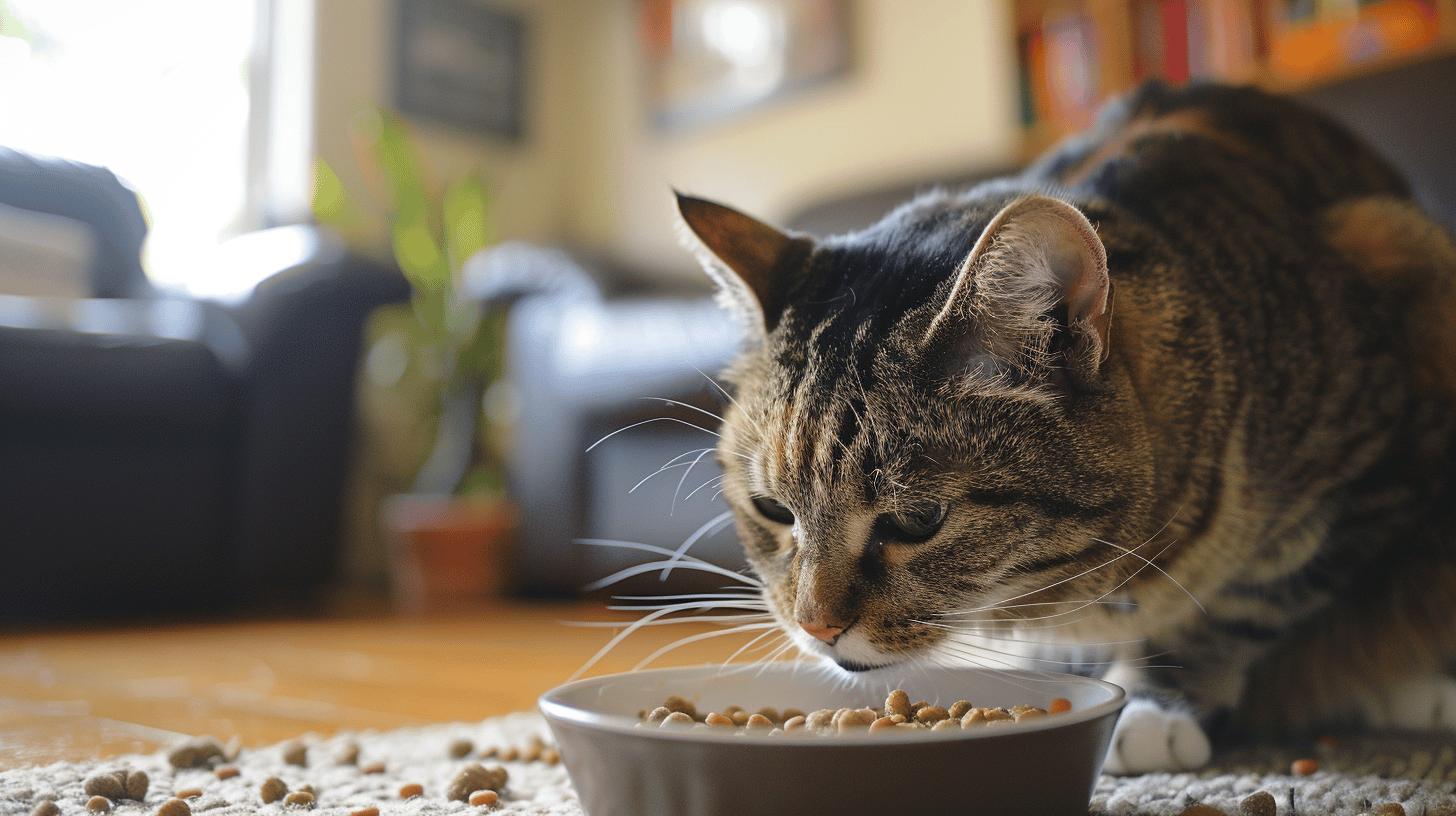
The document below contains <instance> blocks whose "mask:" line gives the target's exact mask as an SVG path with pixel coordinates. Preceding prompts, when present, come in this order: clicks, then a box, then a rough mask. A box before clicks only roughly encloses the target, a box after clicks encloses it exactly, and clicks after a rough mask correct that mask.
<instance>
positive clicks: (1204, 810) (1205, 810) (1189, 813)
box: [1178, 804, 1227, 816]
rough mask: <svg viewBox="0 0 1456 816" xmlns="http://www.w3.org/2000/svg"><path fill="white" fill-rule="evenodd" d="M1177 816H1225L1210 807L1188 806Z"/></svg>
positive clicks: (1201, 805) (1225, 815) (1200, 805)
mask: <svg viewBox="0 0 1456 816" xmlns="http://www.w3.org/2000/svg"><path fill="white" fill-rule="evenodd" d="M1178 816H1227V814H1225V813H1224V812H1223V811H1221V810H1219V809H1218V808H1216V807H1212V806H1210V805H1203V804H1198V805H1189V806H1188V807H1186V808H1184V809H1183V812H1182V813H1179V814H1178Z"/></svg>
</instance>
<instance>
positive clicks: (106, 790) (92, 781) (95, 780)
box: [82, 773, 126, 801]
mask: <svg viewBox="0 0 1456 816" xmlns="http://www.w3.org/2000/svg"><path fill="white" fill-rule="evenodd" d="M82 790H84V791H85V792H86V795H87V796H105V797H106V798H107V799H110V800H112V801H116V800H117V799H120V798H122V797H123V796H126V782H125V780H124V779H123V778H122V777H121V776H119V775H118V774H116V773H104V774H97V775H95V776H93V777H90V778H89V779H87V780H86V783H85V784H84V785H82Z"/></svg>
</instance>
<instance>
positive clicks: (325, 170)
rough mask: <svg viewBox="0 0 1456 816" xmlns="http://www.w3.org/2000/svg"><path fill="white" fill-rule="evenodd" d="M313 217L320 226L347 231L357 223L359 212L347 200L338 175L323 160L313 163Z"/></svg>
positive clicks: (345, 191) (347, 194) (352, 203)
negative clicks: (324, 225)
mask: <svg viewBox="0 0 1456 816" xmlns="http://www.w3.org/2000/svg"><path fill="white" fill-rule="evenodd" d="M312 205H313V217H314V218H315V219H317V220H318V222H319V223H320V224H326V225H328V226H331V227H336V228H339V229H349V228H352V227H354V226H356V225H357V224H358V223H359V220H360V217H359V211H358V210H357V209H356V208H355V207H354V202H352V201H351V200H349V193H348V191H347V190H345V189H344V182H343V181H342V180H340V179H339V174H338V173H335V172H334V168H333V167H331V166H329V163H328V162H326V161H324V160H323V159H317V160H315V161H314V163H313V201H312Z"/></svg>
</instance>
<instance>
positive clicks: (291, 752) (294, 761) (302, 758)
mask: <svg viewBox="0 0 1456 816" xmlns="http://www.w3.org/2000/svg"><path fill="white" fill-rule="evenodd" d="M283 761H284V762H287V763H288V764H289V765H297V766H298V767H300V768H303V767H306V766H307V765H308V746H306V745H304V744H303V743H301V742H290V743H288V744H287V745H285V746H283Z"/></svg>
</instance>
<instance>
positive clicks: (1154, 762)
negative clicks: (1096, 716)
mask: <svg viewBox="0 0 1456 816" xmlns="http://www.w3.org/2000/svg"><path fill="white" fill-rule="evenodd" d="M1212 754H1213V746H1211V745H1210V744H1209V742H1208V736H1207V735H1206V734H1204V733H1203V727H1202V726H1200V725H1199V724H1198V721H1197V720H1195V719H1193V717H1192V716H1191V715H1188V714H1185V713H1183V712H1181V711H1169V710H1167V709H1164V708H1162V707H1160V706H1159V705H1158V704H1157V703H1154V702H1152V701H1151V700H1133V701H1132V702H1130V703H1128V704H1127V708H1124V709H1123V710H1122V717H1121V718H1120V719H1119V720H1118V721H1117V730H1116V731H1114V732H1113V734H1112V747H1111V748H1110V749H1109V750H1108V752H1107V762H1106V764H1104V765H1103V766H1102V770H1103V771H1104V772H1106V773H1112V774H1139V773H1151V772H1153V771H1191V770H1195V769H1197V768H1202V767H1203V766H1204V765H1206V764H1207V763H1208V759H1209V757H1210V756H1212Z"/></svg>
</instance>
